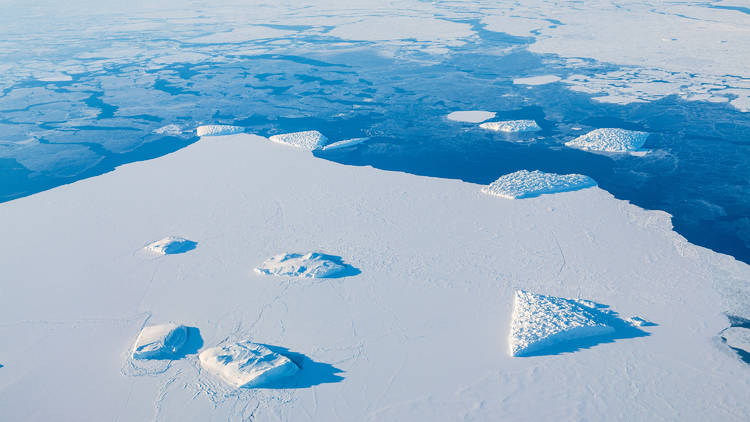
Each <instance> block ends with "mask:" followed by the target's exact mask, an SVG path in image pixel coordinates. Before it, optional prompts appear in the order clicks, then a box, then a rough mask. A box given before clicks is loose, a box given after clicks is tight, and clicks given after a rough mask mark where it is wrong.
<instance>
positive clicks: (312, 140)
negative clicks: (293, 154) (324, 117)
mask: <svg viewBox="0 0 750 422" xmlns="http://www.w3.org/2000/svg"><path fill="white" fill-rule="evenodd" d="M268 139H269V140H271V141H273V142H276V143H279V144H284V145H289V146H293V147H297V148H301V149H304V150H308V151H314V150H317V149H320V148H323V145H325V144H326V142H328V138H326V137H325V135H323V134H322V133H320V132H318V131H317V130H307V131H304V132H294V133H284V134H281V135H273V136H271V137H270V138H268Z"/></svg>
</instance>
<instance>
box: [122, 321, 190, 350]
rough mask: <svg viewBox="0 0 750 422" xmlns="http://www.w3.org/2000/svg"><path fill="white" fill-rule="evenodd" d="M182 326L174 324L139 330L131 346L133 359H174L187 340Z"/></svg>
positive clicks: (152, 326)
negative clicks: (139, 332)
mask: <svg viewBox="0 0 750 422" xmlns="http://www.w3.org/2000/svg"><path fill="white" fill-rule="evenodd" d="M187 336H188V331H187V327H185V326H184V325H177V324H174V323H168V324H160V325H150V326H148V327H144V328H143V330H141V334H139V335H138V339H137V340H136V342H135V345H134V346H133V357H134V358H135V359H169V358H172V357H174V356H175V355H176V354H177V353H178V352H179V351H180V348H181V347H182V346H183V345H184V344H185V341H186V340H187Z"/></svg>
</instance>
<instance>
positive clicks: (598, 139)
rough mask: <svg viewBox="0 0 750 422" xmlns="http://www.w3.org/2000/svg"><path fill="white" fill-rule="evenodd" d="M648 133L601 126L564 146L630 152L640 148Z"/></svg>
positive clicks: (589, 149)
mask: <svg viewBox="0 0 750 422" xmlns="http://www.w3.org/2000/svg"><path fill="white" fill-rule="evenodd" d="M648 135H649V134H648V133H647V132H639V131H635V130H625V129H617V128H602V129H595V130H592V131H591V132H589V133H587V134H585V135H581V136H579V137H577V138H575V139H573V140H572V141H568V142H566V143H565V146H567V147H570V148H578V149H583V150H587V151H602V152H632V151H639V150H640V148H641V147H642V146H643V144H644V143H645V142H646V138H648Z"/></svg>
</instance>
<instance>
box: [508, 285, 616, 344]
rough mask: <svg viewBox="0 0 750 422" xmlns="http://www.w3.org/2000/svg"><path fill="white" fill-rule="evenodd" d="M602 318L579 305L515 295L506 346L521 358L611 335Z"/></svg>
mask: <svg viewBox="0 0 750 422" xmlns="http://www.w3.org/2000/svg"><path fill="white" fill-rule="evenodd" d="M614 331H615V329H614V328H613V327H612V326H610V325H608V324H607V322H606V318H605V317H604V316H603V315H602V314H601V313H600V312H598V311H597V310H595V309H592V308H589V307H587V306H585V305H583V304H582V303H580V302H577V301H574V300H570V299H564V298H560V297H554V296H544V295H538V294H534V293H529V292H525V291H523V290H518V291H516V297H515V299H514V301H513V316H512V320H511V323H510V336H509V338H508V345H509V349H510V355H511V356H523V355H528V354H531V353H535V352H538V351H540V350H543V349H545V348H548V347H550V346H554V345H557V344H560V343H564V342H567V341H570V340H574V339H579V338H583V337H590V336H597V335H602V334H608V333H613V332H614Z"/></svg>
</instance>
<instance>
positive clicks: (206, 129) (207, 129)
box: [195, 125, 245, 136]
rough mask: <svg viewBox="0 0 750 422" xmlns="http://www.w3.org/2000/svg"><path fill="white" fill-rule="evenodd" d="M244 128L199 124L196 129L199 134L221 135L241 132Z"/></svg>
mask: <svg viewBox="0 0 750 422" xmlns="http://www.w3.org/2000/svg"><path fill="white" fill-rule="evenodd" d="M244 130H245V129H244V128H241V127H239V126H230V125H205V126H198V128H197V129H196V130H195V133H196V134H198V136H220V135H231V134H234V133H241V132H242V131H244Z"/></svg>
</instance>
